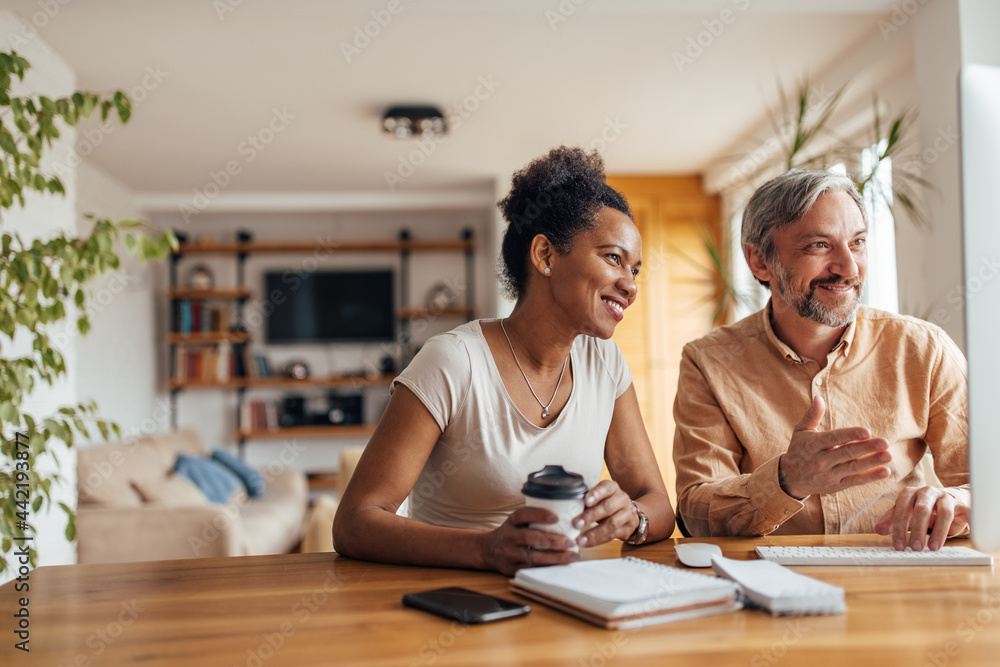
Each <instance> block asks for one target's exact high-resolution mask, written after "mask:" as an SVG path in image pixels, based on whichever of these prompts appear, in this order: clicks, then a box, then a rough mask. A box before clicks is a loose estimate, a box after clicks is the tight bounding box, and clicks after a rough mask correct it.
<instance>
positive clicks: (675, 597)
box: [510, 557, 743, 629]
mask: <svg viewBox="0 0 1000 667" xmlns="http://www.w3.org/2000/svg"><path fill="white" fill-rule="evenodd" d="M510 590H511V591H513V592H515V593H517V594H519V595H523V596H525V597H527V598H530V599H532V600H536V601H538V602H541V603H543V604H546V605H548V606H550V607H554V608H556V609H559V610H560V611H564V612H566V613H569V614H573V615H574V616H578V617H579V618H582V619H584V620H586V621H589V622H591V623H594V624H595V625H599V626H601V627H604V628H612V629H628V628H637V627H640V626H643V625H653V624H656V623H667V622H669V621H679V620H683V619H686V618H698V617H700V616H708V615H710V614H721V613H723V612H727V611H736V610H738V609H740V608H741V607H742V606H743V603H742V595H741V592H740V588H739V586H737V585H736V584H735V583H733V582H731V581H727V580H725V579H720V578H718V577H714V576H710V575H705V574H698V573H697V572H690V571H688V570H681V569H679V568H675V567H670V566H668V565H661V564H659V563H654V562H653V561H649V560H644V559H641V558H631V557H630V558H612V559H606V560H589V561H580V562H578V563H572V564H570V565H557V566H554V567H533V568H527V569H523V570H518V571H517V574H516V575H515V576H514V578H513V579H512V580H511V582H510Z"/></svg>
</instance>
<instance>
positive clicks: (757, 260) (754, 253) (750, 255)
mask: <svg viewBox="0 0 1000 667" xmlns="http://www.w3.org/2000/svg"><path fill="white" fill-rule="evenodd" d="M747 265H748V266H749V267H750V273H752V274H753V275H754V278H756V279H757V280H762V281H764V282H766V283H770V282H771V279H772V278H773V277H774V274H773V273H772V272H771V264H770V262H768V261H767V258H766V257H764V253H763V252H761V250H760V248H758V247H757V246H755V245H753V244H752V243H751V244H748V245H747Z"/></svg>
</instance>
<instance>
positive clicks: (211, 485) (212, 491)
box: [174, 454, 243, 504]
mask: <svg viewBox="0 0 1000 667" xmlns="http://www.w3.org/2000/svg"><path fill="white" fill-rule="evenodd" d="M174 471H175V472H176V473H177V474H178V475H181V476H183V477H186V478H188V479H189V480H191V481H192V482H194V484H195V486H197V487H198V488H199V489H201V491H202V493H204V494H205V496H206V497H207V498H208V499H209V500H210V501H212V502H213V503H223V504H224V503H226V502H228V501H229V497H230V496H231V495H233V492H234V491H237V490H239V489H241V488H242V487H243V483H242V482H240V479H239V477H237V476H236V475H234V474H233V472H232V471H231V470H229V468H227V467H225V466H224V465H222V464H221V463H218V462H216V461H212V460H211V459H205V458H200V457H195V456H188V455H187V454H178V455H177V463H175V464H174Z"/></svg>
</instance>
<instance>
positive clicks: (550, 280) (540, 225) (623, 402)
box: [333, 147, 674, 574]
mask: <svg viewBox="0 0 1000 667" xmlns="http://www.w3.org/2000/svg"><path fill="white" fill-rule="evenodd" d="M499 206H500V209H501V211H502V212H503V215H504V217H505V218H506V220H507V221H508V223H509V225H508V228H507V230H506V233H505V235H504V239H503V246H502V249H501V254H502V275H501V280H502V282H503V284H504V287H505V289H506V290H507V291H508V293H509V294H510V295H511V296H512V297H514V298H516V305H515V306H514V310H513V312H512V313H511V315H510V317H508V318H506V319H504V320H479V321H474V322H470V323H468V324H465V325H463V326H460V327H458V328H456V329H454V330H453V331H450V332H448V333H445V334H442V335H439V336H435V337H433V338H432V339H431V340H429V341H428V342H427V343H426V344H425V345H424V347H423V349H421V351H420V353H418V354H417V355H416V357H415V358H414V359H413V361H412V362H411V363H410V365H409V366H408V367H407V368H406V370H404V371H403V373H402V374H401V375H400V376H399V377H398V378H396V380H395V381H394V382H393V386H392V398H391V399H390V401H389V405H388V407H387V408H386V411H385V414H384V415H383V416H382V419H381V420H380V421H379V424H378V427H377V429H376V430H375V433H374V435H373V436H372V438H371V441H370V442H369V443H368V446H367V447H366V448H365V452H364V455H363V456H362V458H361V460H360V462H359V464H358V467H357V469H356V471H355V473H354V476H353V477H352V479H351V483H350V485H349V486H348V488H347V490H346V492H345V493H344V497H343V499H342V500H341V504H340V509H339V511H338V513H337V517H336V520H335V522H334V527H333V536H334V544H335V547H336V549H337V551H338V552H340V553H341V554H344V555H346V556H351V557H355V558H362V559H368V560H376V561H382V562H388V563H401V564H408V565H433V566H445V567H467V568H477V569H487V570H497V571H500V572H502V573H504V574H512V573H513V572H514V571H516V570H517V569H518V568H521V567H530V566H541V565H556V564H564V563H568V562H571V561H574V560H578V559H579V553H578V547H580V546H593V545H597V544H601V543H604V542H607V541H609V540H611V539H615V538H617V539H621V540H629V539H631V541H632V542H633V543H641V542H643V541H655V540H660V539H663V538H665V537H668V536H669V535H670V534H671V532H673V528H674V516H673V510H672V509H671V506H670V499H669V498H668V496H667V491H666V488H665V487H664V484H663V479H662V477H661V475H660V472H659V467H658V466H657V464H656V459H655V458H654V456H653V452H652V448H651V447H650V444H649V438H648V436H647V434H646V430H645V427H644V426H643V423H642V417H641V415H640V414H639V404H638V402H637V400H636V395H635V389H634V388H633V387H632V378H631V374H630V373H629V370H628V367H627V366H626V364H625V361H624V358H623V357H622V354H621V351H620V350H619V349H618V347H617V345H615V344H614V343H613V342H612V341H610V340H608V339H609V338H611V335H612V334H613V333H614V331H615V326H616V325H617V324H618V322H620V321H621V320H622V319H623V318H624V316H625V312H626V309H627V308H628V306H629V305H631V304H632V302H633V301H634V300H635V297H636V284H635V277H636V275H637V274H638V272H639V265H640V263H641V254H642V240H641V238H640V237H639V232H638V230H637V229H636V226H635V224H634V223H633V222H632V218H631V212H630V211H629V207H628V204H627V203H626V201H625V199H624V198H623V197H622V196H621V195H620V194H619V193H618V192H616V191H615V190H613V189H612V188H611V187H609V186H608V185H607V184H606V183H605V180H604V166H603V162H602V161H601V158H600V156H598V155H597V154H596V153H593V154H590V155H588V154H586V153H584V152H583V151H582V150H580V149H571V148H565V147H560V148H556V149H554V150H552V151H551V152H550V153H549V154H548V155H547V156H545V157H542V158H540V159H538V160H535V161H534V162H532V163H531V164H529V165H528V166H527V167H525V168H524V169H522V170H521V171H519V172H517V173H516V174H514V179H513V184H512V187H511V191H510V194H509V195H508V196H507V197H506V198H504V199H503V200H502V201H501V202H500V203H499ZM602 461H603V462H606V463H607V466H608V470H609V471H610V473H611V477H612V479H613V480H614V481H608V480H606V481H603V482H600V483H598V480H599V477H600V474H601V464H602ZM546 464H555V465H562V466H563V467H564V468H566V469H567V470H569V471H573V472H577V473H580V474H582V475H583V476H584V479H585V481H586V482H587V484H588V487H589V488H590V491H589V492H588V493H587V496H586V498H585V501H584V502H585V508H586V509H585V510H584V512H583V513H582V514H581V515H580V516H579V517H578V518H577V519H576V520H575V521H574V524H575V525H577V526H578V527H585V528H586V529H585V530H584V532H583V533H582V534H581V535H580V537H579V538H578V539H577V540H576V541H575V542H574V541H573V540H570V539H569V538H568V537H566V536H564V535H561V534H557V533H550V532H547V531H542V530H536V529H532V528H530V527H529V524H532V523H534V524H541V523H546V522H549V523H555V521H556V515H555V514H553V513H552V512H549V511H548V510H545V509H541V508H530V507H524V498H523V496H522V495H521V486H522V485H523V484H524V482H525V480H526V479H527V476H528V474H529V473H531V472H534V471H536V470H540V469H541V468H543V467H544V466H545V465H546ZM407 497H409V508H408V517H404V516H398V515H397V514H396V511H397V510H398V508H399V507H400V505H401V504H402V503H403V501H404V500H405V499H406V498H407ZM641 518H648V521H643V522H640V519H641ZM640 523H643V524H644V526H643V527H644V530H639V528H640ZM595 524H596V525H595Z"/></svg>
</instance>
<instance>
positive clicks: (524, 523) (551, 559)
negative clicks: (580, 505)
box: [483, 506, 635, 576]
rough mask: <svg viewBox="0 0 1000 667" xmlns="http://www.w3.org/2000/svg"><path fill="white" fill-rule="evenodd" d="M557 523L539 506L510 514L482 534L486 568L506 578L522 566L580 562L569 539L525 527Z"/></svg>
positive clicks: (550, 513) (554, 517) (556, 519)
mask: <svg viewBox="0 0 1000 667" xmlns="http://www.w3.org/2000/svg"><path fill="white" fill-rule="evenodd" d="M630 507H631V506H630ZM634 513H635V512H633V514H634ZM558 521H559V517H557V516H556V515H555V514H554V513H553V512H550V511H549V510H547V509H542V508H541V507H522V508H521V509H519V510H516V511H514V512H511V514H510V516H508V517H507V520H506V521H504V522H503V523H502V524H501V525H500V527H498V528H496V529H495V530H492V531H490V532H488V533H484V539H483V559H484V561H485V562H486V564H487V567H488V568H489V569H493V570H497V571H498V572H500V573H502V574H506V575H508V576H509V575H512V574H514V573H515V572H516V571H517V570H519V569H521V568H522V567H541V566H543V565H565V564H567V563H571V562H573V561H575V560H580V553H579V552H578V551H575V549H576V542H574V541H573V540H571V539H569V538H568V537H566V536H565V535H561V534H559V533H548V532H545V531H544V530H536V529H534V528H529V527H528V524H532V523H541V524H545V523H556V522H558ZM570 549H574V551H570Z"/></svg>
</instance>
